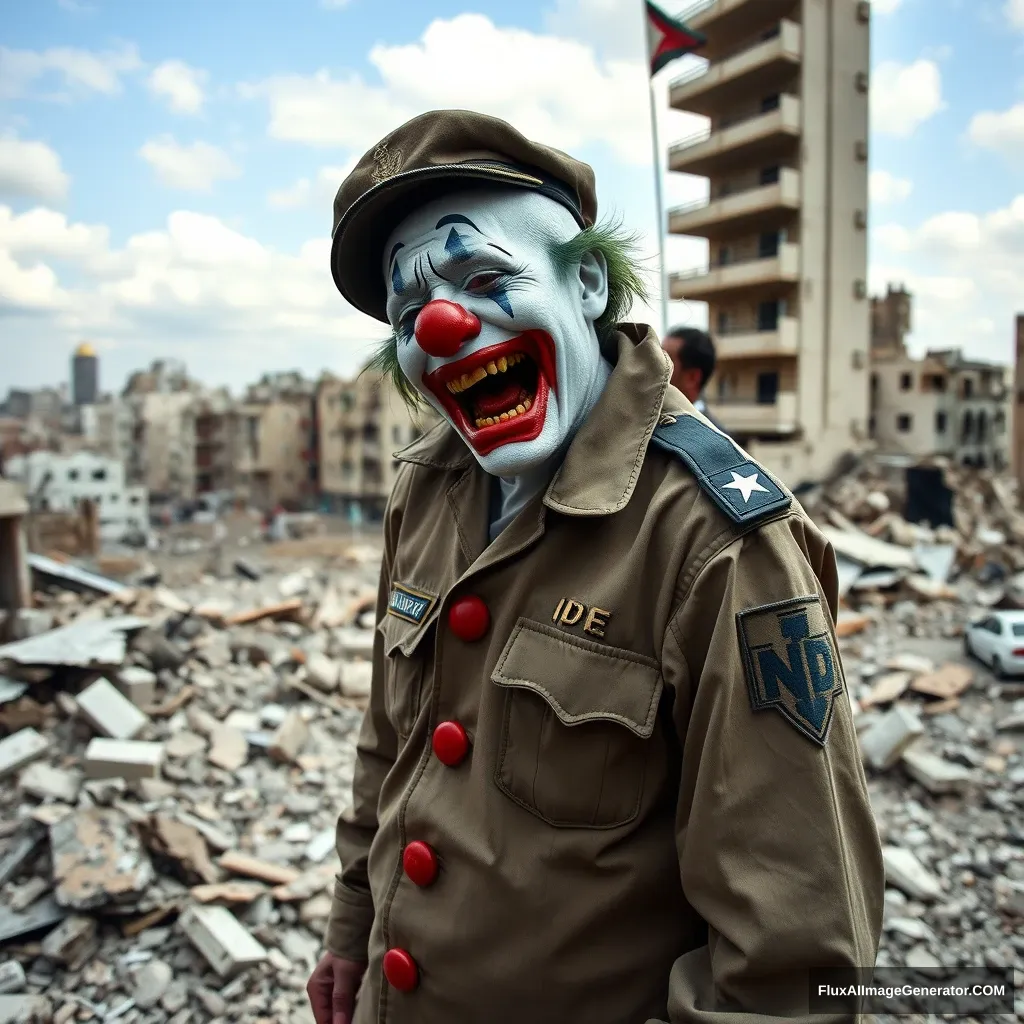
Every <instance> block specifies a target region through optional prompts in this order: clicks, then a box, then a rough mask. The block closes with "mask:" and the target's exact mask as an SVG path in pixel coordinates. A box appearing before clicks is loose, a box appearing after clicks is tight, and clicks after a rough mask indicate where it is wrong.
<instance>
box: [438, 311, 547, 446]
mask: <svg viewBox="0 0 1024 1024" xmlns="http://www.w3.org/2000/svg"><path fill="white" fill-rule="evenodd" d="M555 382H556V373H555V346H554V343H553V342H552V340H551V336H550V335H549V334H547V333H546V332H545V331H527V332H525V333H524V334H521V335H519V336H518V337H516V338H511V339H510V340H509V341H503V342H501V343H500V344H498V345H492V346H490V347H489V348H485V349H481V350H480V351H478V352H474V353H473V354H472V355H468V356H466V357H465V358H464V359H459V360H457V361H455V362H452V363H446V364H445V365H444V366H442V367H441V368H440V369H437V370H434V371H433V372H432V373H428V374H424V376H423V383H424V384H425V385H426V386H427V387H428V388H430V390H431V391H432V392H433V393H434V394H435V395H436V396H437V398H438V401H440V402H441V404H442V405H443V406H444V408H445V410H446V411H447V412H448V415H449V416H451V418H452V421H453V422H454V423H455V425H456V426H457V427H458V428H459V430H460V431H462V434H463V436H464V437H465V438H466V440H467V441H469V443H470V444H471V445H472V447H473V449H474V450H475V451H476V452H477V454H479V455H487V454H489V453H490V452H492V451H494V449H495V448H498V447H500V446H501V445H503V444H509V443H512V442H517V441H532V440H534V438H536V437H537V436H538V435H539V434H540V432H541V430H542V429H543V427H544V416H545V414H546V413H547V406H548V392H549V391H550V390H557V389H556V385H555Z"/></svg>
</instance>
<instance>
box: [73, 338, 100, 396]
mask: <svg viewBox="0 0 1024 1024" xmlns="http://www.w3.org/2000/svg"><path fill="white" fill-rule="evenodd" d="M99 390H100V361H99V359H98V358H97V357H96V350H95V349H94V348H93V347H92V345H90V344H89V342H87V341H83V342H82V344H81V345H79V346H78V348H76V349H75V355H74V358H73V359H72V360H71V391H72V401H73V402H74V404H75V405H76V406H83V405H93V404H95V402H96V399H97V398H98V397H99Z"/></svg>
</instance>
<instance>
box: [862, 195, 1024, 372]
mask: <svg viewBox="0 0 1024 1024" xmlns="http://www.w3.org/2000/svg"><path fill="white" fill-rule="evenodd" d="M872 256H873V258H872V262H871V267H870V276H871V284H872V288H873V289H874V290H876V291H883V290H884V288H885V284H886V282H887V281H895V282H905V283H906V286H907V288H908V289H909V290H910V291H911V292H913V294H914V335H913V341H914V343H915V344H914V347H915V349H917V350H918V351H920V350H922V349H923V348H925V347H932V348H938V347H945V348H949V347H953V346H961V347H963V348H964V349H965V350H966V351H968V352H971V353H973V354H975V355H978V356H981V357H983V358H989V359H996V360H1000V361H1007V360H1009V359H1010V358H1011V354H1012V345H1011V341H1012V330H1013V323H1014V317H1015V315H1016V314H1017V313H1018V312H1019V311H1020V296H1021V295H1024V194H1022V195H1019V196H1017V197H1016V198H1015V199H1014V200H1013V201H1012V202H1011V203H1010V204H1009V205H1008V206H1006V207H1004V208H1002V209H997V210H993V211H991V212H989V213H986V214H981V215H978V214H974V213H967V212H963V211H955V210H954V211H947V212H945V213H940V214H937V215H935V216H933V217H929V218H928V219H927V220H925V221H924V222H922V223H921V224H919V225H917V226H916V227H905V226H903V225H898V224H883V225H880V226H879V227H877V228H875V229H874V231H873V232H872ZM875 256H879V257H880V258H877V259H876V258H875Z"/></svg>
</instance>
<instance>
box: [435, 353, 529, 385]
mask: <svg viewBox="0 0 1024 1024" xmlns="http://www.w3.org/2000/svg"><path fill="white" fill-rule="evenodd" d="M525 358H526V357H525V356H524V355H523V353H522V352H516V353H515V354H514V355H511V356H502V357H501V358H500V359H495V360H492V361H491V362H489V363H488V364H487V365H486V366H478V367H477V368H476V369H475V370H473V371H471V372H469V373H464V374H463V375H462V376H461V377H456V378H455V379H454V380H450V381H448V383H447V384H446V385H445V386H446V387H447V388H448V390H449V391H450V392H451V393H452V394H453V395H458V394H461V393H462V392H463V391H468V390H469V388H471V387H472V386H473V385H474V384H476V383H477V382H478V381H481V380H483V379H484V377H486V376H488V375H490V376H492V377H493V376H495V375H496V374H499V373H505V371H506V370H508V369H509V368H510V367H512V366H516V365H517V364H518V363H521V362H522V361H523V360H524V359H525Z"/></svg>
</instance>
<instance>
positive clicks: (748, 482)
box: [722, 470, 768, 505]
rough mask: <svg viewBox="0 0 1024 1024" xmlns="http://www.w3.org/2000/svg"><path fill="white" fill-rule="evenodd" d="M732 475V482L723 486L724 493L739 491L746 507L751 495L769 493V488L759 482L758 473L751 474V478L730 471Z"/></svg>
mask: <svg viewBox="0 0 1024 1024" xmlns="http://www.w3.org/2000/svg"><path fill="white" fill-rule="evenodd" d="M729 472H730V473H732V480H731V482H729V483H727V484H722V490H723V491H739V492H740V494H742V495H743V504H744V505H746V503H747V502H748V501H750V496H751V494H753V493H754V491H764V493H765V494H767V493H768V488H767V487H762V486H761V485H760V484H759V483H758V482H757V473H751V474H750V476H740V475H739V473H737V472H736V471H735V470H730V471H729Z"/></svg>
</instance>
